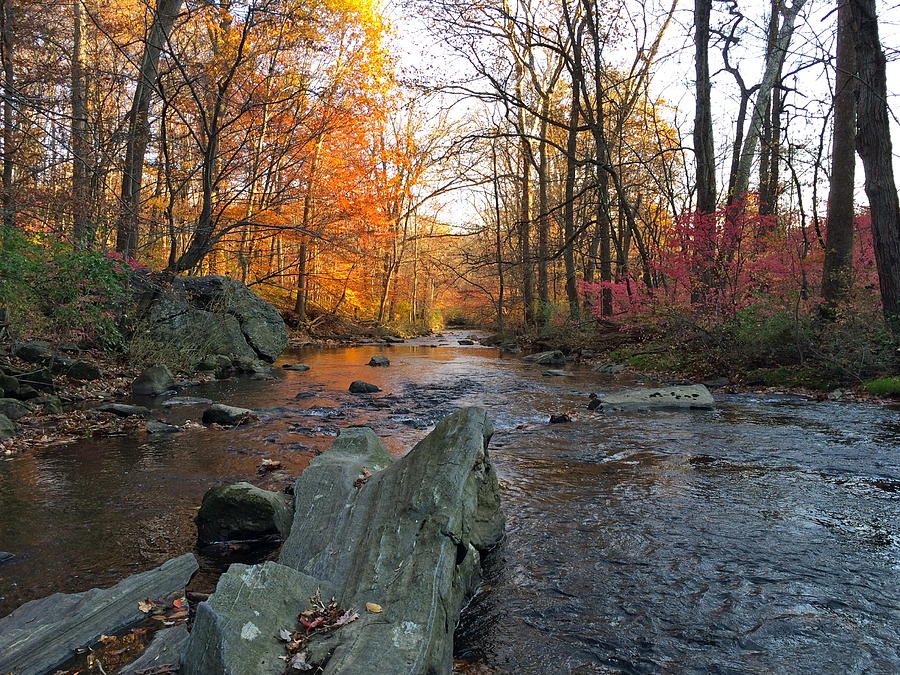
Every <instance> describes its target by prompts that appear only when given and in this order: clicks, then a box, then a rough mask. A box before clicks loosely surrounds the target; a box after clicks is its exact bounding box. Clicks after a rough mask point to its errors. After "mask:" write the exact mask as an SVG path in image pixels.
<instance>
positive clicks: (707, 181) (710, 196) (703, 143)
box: [694, 0, 716, 213]
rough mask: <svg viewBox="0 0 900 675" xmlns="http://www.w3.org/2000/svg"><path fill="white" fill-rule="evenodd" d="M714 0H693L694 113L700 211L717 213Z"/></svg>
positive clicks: (698, 206) (698, 208)
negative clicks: (711, 61)
mask: <svg viewBox="0 0 900 675" xmlns="http://www.w3.org/2000/svg"><path fill="white" fill-rule="evenodd" d="M711 10H712V0H694V43H695V44H696V57H695V61H696V64H695V66H696V74H697V101H696V106H695V110H694V155H695V160H696V165H697V166H696V182H697V211H699V212H700V213H713V212H714V211H715V210H716V154H715V145H714V143H713V128H712V103H711V100H710V93H711V91H712V83H711V82H710V76H709V17H710V13H711Z"/></svg>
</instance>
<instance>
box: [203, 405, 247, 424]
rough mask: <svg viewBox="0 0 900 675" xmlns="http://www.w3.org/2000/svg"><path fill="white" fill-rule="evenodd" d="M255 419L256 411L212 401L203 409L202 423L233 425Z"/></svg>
mask: <svg viewBox="0 0 900 675" xmlns="http://www.w3.org/2000/svg"><path fill="white" fill-rule="evenodd" d="M255 419H256V413H255V412H253V411H252V410H248V409H247V408H236V407H234V406H231V405H224V404H222V403H213V404H212V405H211V406H209V407H208V408H207V409H206V410H204V411H203V423H204V424H221V425H222V426H223V427H234V426H237V425H239V424H246V423H247V422H249V421H251V420H255Z"/></svg>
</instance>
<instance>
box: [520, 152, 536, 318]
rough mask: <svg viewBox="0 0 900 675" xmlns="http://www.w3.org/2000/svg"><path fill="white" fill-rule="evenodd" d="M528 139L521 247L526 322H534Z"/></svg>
mask: <svg viewBox="0 0 900 675" xmlns="http://www.w3.org/2000/svg"><path fill="white" fill-rule="evenodd" d="M528 143H529V141H528V139H527V138H525V137H523V138H522V146H523V148H522V199H521V204H520V212H519V247H520V250H521V257H522V302H523V303H524V308H523V311H524V316H525V324H526V325H531V324H533V323H534V269H533V267H532V264H531V158H530V156H529V154H530V152H529V150H530V148H526V147H525V146H527V144H528Z"/></svg>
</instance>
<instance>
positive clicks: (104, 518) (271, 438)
mask: <svg viewBox="0 0 900 675" xmlns="http://www.w3.org/2000/svg"><path fill="white" fill-rule="evenodd" d="M464 335H465V334H464V333H452V332H448V333H445V334H444V337H443V338H442V339H441V338H425V339H418V340H414V341H410V342H409V343H407V344H402V345H394V346H390V347H377V346H367V347H351V348H336V349H308V350H301V351H298V352H295V353H289V354H286V355H285V356H284V357H283V358H282V361H284V362H298V361H302V362H304V363H307V364H309V365H310V366H311V367H312V369H311V370H310V371H308V372H305V373H299V372H284V373H283V374H281V375H280V377H279V379H278V380H277V381H275V382H265V381H252V380H246V379H245V380H233V381H225V382H217V383H211V384H208V385H203V386H201V387H197V388H194V389H192V390H191V391H190V392H187V393H189V394H190V395H192V396H206V397H208V398H211V399H214V400H216V401H221V402H224V403H230V404H233V405H239V406H243V407H250V408H254V409H257V410H259V411H260V416H261V420H260V422H259V423H257V424H253V425H251V426H249V427H245V428H239V429H234V430H208V429H195V430H189V431H185V432H182V433H179V434H173V435H158V436H157V435H154V436H148V435H145V434H138V435H134V436H125V437H116V438H104V439H92V440H85V441H81V442H79V443H75V444H71V445H66V446H55V447H47V448H43V449H38V450H34V451H32V452H29V453H27V454H25V455H22V456H17V457H13V458H11V459H7V460H5V461H0V550H4V551H10V552H13V553H15V554H16V556H17V557H16V558H15V559H13V560H12V561H11V562H9V563H5V564H3V565H0V615H4V614H6V613H8V612H9V611H11V610H12V609H14V608H15V607H17V606H18V605H20V604H21V603H23V602H25V601H27V600H30V599H33V598H36V597H41V596H43V595H47V594H49V593H52V592H56V591H64V592H74V591H81V590H85V589H86V588H89V587H91V586H97V585H108V584H111V583H113V582H115V581H116V580H118V579H119V578H121V577H123V576H125V575H127V574H130V573H133V572H136V571H140V570H143V569H149V568H151V567H153V566H155V565H157V564H159V563H161V562H162V561H164V560H166V559H168V558H170V557H173V556H175V555H178V554H180V553H183V552H184V551H188V550H192V548H193V542H194V537H195V529H194V525H193V517H194V515H195V513H196V507H197V505H198V504H199V502H200V499H201V497H202V495H203V493H204V492H205V491H206V489H207V488H208V487H209V486H210V485H211V484H213V483H216V482H221V481H229V480H243V479H253V478H254V477H255V476H256V469H257V466H258V465H259V463H260V462H261V460H262V459H263V458H265V457H268V458H271V459H274V460H279V461H281V462H282V463H283V464H284V465H285V467H286V468H288V469H289V470H291V471H292V472H294V473H297V472H299V471H300V470H302V468H303V467H304V466H305V465H306V464H307V462H308V461H309V460H310V459H311V458H312V457H313V456H314V454H315V453H316V452H317V451H320V450H324V449H325V448H327V446H328V445H329V444H330V442H331V440H332V439H333V437H334V436H335V435H336V433H337V430H338V429H339V428H340V427H342V426H346V425H350V424H369V425H370V426H372V427H373V428H374V429H375V430H376V432H377V433H378V434H379V435H380V436H382V438H383V439H384V440H385V442H386V444H387V445H388V447H389V448H390V449H391V450H392V451H393V452H395V453H397V454H402V453H403V452H405V451H406V450H407V449H408V448H409V447H411V445H412V444H413V443H415V441H416V440H418V439H419V438H421V437H422V436H424V435H425V434H426V433H427V431H428V429H429V427H430V426H431V425H433V424H434V422H435V421H436V420H438V419H440V418H441V417H443V416H444V415H446V414H448V413H450V412H452V411H453V410H455V409H457V408H459V407H461V406H465V405H481V406H484V407H485V408H487V409H488V411H489V413H490V415H491V417H492V419H493V420H494V424H495V426H496V429H497V431H496V434H495V436H494V439H493V441H492V444H491V449H492V456H493V459H494V461H495V463H496V466H497V470H498V473H499V475H500V478H501V482H502V489H503V500H504V501H503V508H504V510H505V512H506V516H507V533H508V536H507V538H506V540H505V542H504V543H503V545H502V546H501V547H500V548H499V549H498V550H497V551H495V552H494V553H493V554H492V555H491V556H490V559H489V561H488V576H487V579H486V585H485V590H484V592H483V593H481V594H480V595H479V596H477V597H476V599H475V600H474V601H473V602H472V603H471V605H470V606H469V607H468V608H467V610H466V612H465V613H464V621H463V623H462V625H461V627H460V629H459V630H458V632H457V652H458V656H459V657H460V658H463V659H467V660H472V661H480V662H482V663H484V664H486V665H487V666H490V667H492V668H495V669H497V670H499V671H501V672H509V673H617V672H667V673H669V672H671V673H682V672H704V673H705V672H714V673H738V672H740V673H746V672H751V673H768V672H777V673H793V672H809V673H821V672H828V673H832V672H833V673H897V672H900V412H898V411H897V410H896V409H891V408H889V407H878V406H873V405H857V404H851V403H837V402H812V401H808V400H805V399H802V398H799V397H793V396H786V395H771V396H769V395H759V396H755V395H723V396H718V397H717V399H718V403H719V407H718V409H717V410H716V411H685V412H652V413H650V412H632V413H619V414H606V415H604V414H599V413H590V412H587V411H586V410H584V405H585V403H586V402H587V397H588V394H589V393H590V392H598V393H602V392H604V391H611V390H615V389H619V388H623V387H626V386H634V385H635V384H636V382H635V381H634V380H630V379H628V378H613V377H610V376H603V375H598V374H595V373H591V372H589V371H586V370H578V369H577V368H576V369H575V372H576V377H572V378H548V377H542V376H541V373H542V371H543V368H541V367H540V366H534V365H528V364H523V363H522V362H521V360H520V359H519V358H517V357H512V356H502V355H500V354H499V353H498V352H497V350H495V349H488V348H484V347H479V346H477V345H476V346H471V347H469V346H460V345H458V344H457V340H458V339H459V338H460V337H463V336H464ZM375 353H383V354H385V355H387V356H388V357H389V358H390V359H391V361H392V365H391V366H390V367H389V368H370V367H367V366H366V365H365V364H366V362H367V361H368V359H369V357H370V356H371V355H372V354H375ZM355 379H365V380H367V381H370V382H374V383H375V384H378V385H379V386H380V387H381V388H382V389H383V390H384V391H383V393H381V394H376V395H374V396H354V395H352V394H349V393H348V392H347V386H348V385H349V383H350V382H351V381H352V380H355ZM638 384H639V383H638ZM298 396H299V398H298ZM201 410H202V407H198V406H183V407H173V408H162V407H160V408H157V409H155V412H156V413H158V416H159V417H160V418H161V419H166V420H168V421H174V422H179V421H183V420H185V419H197V418H198V417H199V415H200V412H201ZM565 411H574V412H575V413H576V414H575V415H574V417H575V420H574V421H573V422H571V423H567V424H554V425H550V424H547V419H548V417H549V415H550V414H551V413H558V412H565Z"/></svg>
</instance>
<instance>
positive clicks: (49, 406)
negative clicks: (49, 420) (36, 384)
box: [30, 396, 63, 415]
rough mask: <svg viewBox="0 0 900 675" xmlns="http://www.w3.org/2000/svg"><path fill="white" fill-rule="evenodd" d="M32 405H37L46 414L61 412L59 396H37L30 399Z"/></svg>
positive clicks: (61, 406)
mask: <svg viewBox="0 0 900 675" xmlns="http://www.w3.org/2000/svg"><path fill="white" fill-rule="evenodd" d="M30 403H31V404H32V405H39V406H40V407H41V409H43V411H44V412H45V413H47V414H48V415H59V414H61V413H62V412H63V403H62V400H61V399H60V398H59V396H38V397H37V398H33V399H31V401H30Z"/></svg>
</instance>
